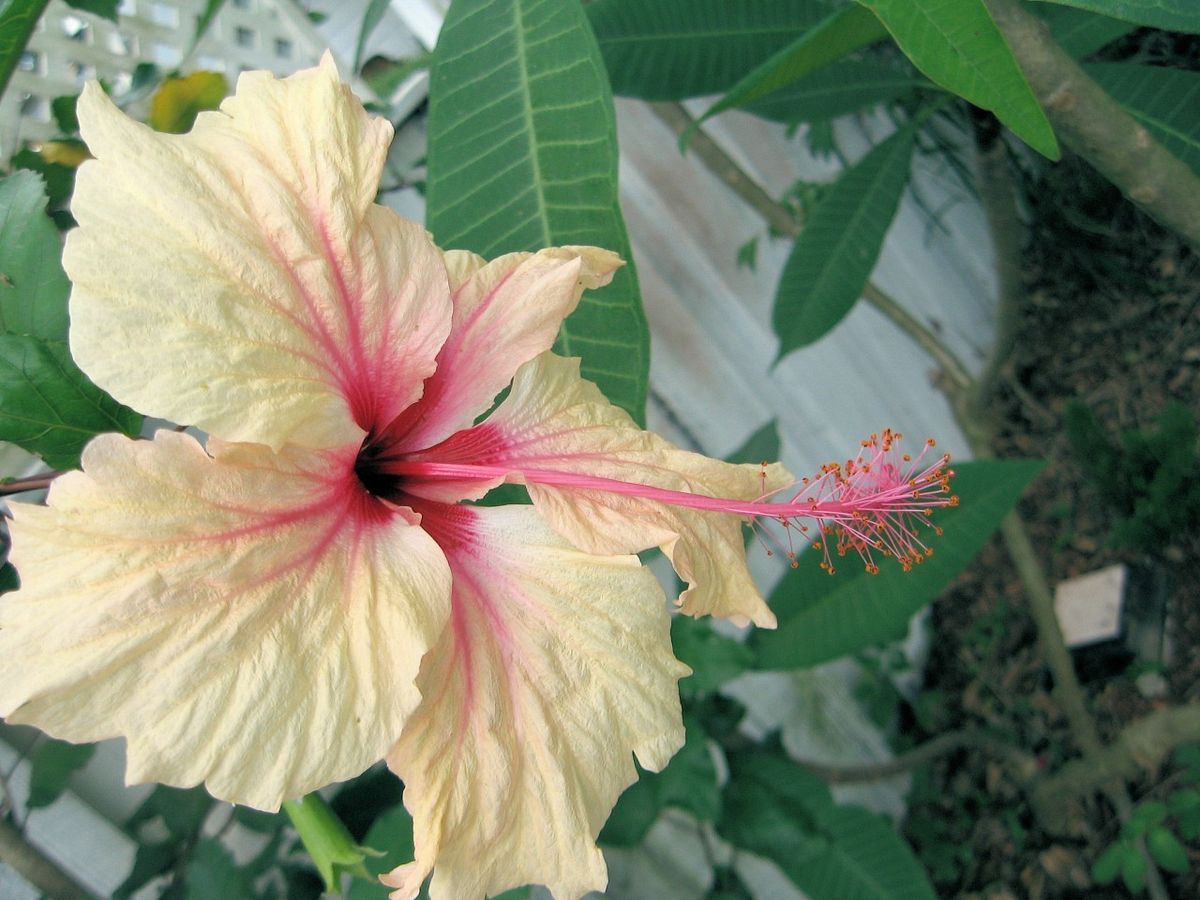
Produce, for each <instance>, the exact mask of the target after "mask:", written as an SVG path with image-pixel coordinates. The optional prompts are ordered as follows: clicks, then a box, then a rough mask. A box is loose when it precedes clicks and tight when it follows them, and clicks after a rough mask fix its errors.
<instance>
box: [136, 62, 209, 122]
mask: <svg viewBox="0 0 1200 900" xmlns="http://www.w3.org/2000/svg"><path fill="white" fill-rule="evenodd" d="M228 93H229V83H228V82H227V81H226V80H225V76H224V75H222V74H221V73H220V72H206V71H199V72H192V73H191V74H190V75H185V76H183V77H182V78H174V77H172V78H167V79H166V80H165V81H164V82H163V83H162V84H161V85H160V86H159V88H158V90H157V91H155V92H154V96H153V97H151V98H150V116H149V118H148V119H147V120H146V121H147V123H148V124H149V125H150V127H151V128H153V129H154V130H155V131H163V132H166V133H168V134H183V133H185V132H187V131H190V130H191V128H192V125H193V124H194V123H195V121H196V116H198V115H200V113H202V112H204V111H205V110H210V109H216V108H217V107H218V106H220V105H221V101H222V100H224V99H225V96H226V94H228Z"/></svg>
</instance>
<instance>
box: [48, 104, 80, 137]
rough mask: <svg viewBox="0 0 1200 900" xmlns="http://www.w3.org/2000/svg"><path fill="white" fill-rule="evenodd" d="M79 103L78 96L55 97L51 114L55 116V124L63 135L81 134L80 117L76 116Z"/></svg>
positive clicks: (51, 106) (51, 105)
mask: <svg viewBox="0 0 1200 900" xmlns="http://www.w3.org/2000/svg"><path fill="white" fill-rule="evenodd" d="M78 102H79V95H78V94H68V95H66V96H65V97H55V98H54V99H53V100H52V101H51V102H50V112H51V113H53V115H54V124H55V125H57V126H58V130H59V131H60V132H62V133H63V134H78V132H79V117H78V116H77V115H76V114H75V105H76V104H77V103H78Z"/></svg>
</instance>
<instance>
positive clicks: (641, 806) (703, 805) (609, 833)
mask: <svg viewBox="0 0 1200 900" xmlns="http://www.w3.org/2000/svg"><path fill="white" fill-rule="evenodd" d="M684 728H685V730H686V740H685V742H684V745H683V747H681V748H680V750H679V752H678V753H676V754H675V755H674V756H673V757H671V761H670V762H669V763H668V764H667V767H666V768H665V769H663V770H662V771H661V772H647V771H645V770H643V769H642V768H641V767H640V766H639V767H638V773H639V777H638V780H637V781H636V782H634V783H633V784H631V785H630V786H629V787H628V788H626V789H625V792H624V793H623V794H622V795H621V796H620V798H619V799H618V800H617V804H616V806H615V807H614V809H613V811H612V814H611V815H610V816H609V818H608V822H607V823H606V824H605V826H604V829H603V830H602V831H601V832H600V837H599V841H600V843H602V844H607V845H608V846H610V847H635V846H637V845H638V844H640V843H641V842H642V840H643V839H644V838H645V836H646V832H648V831H649V830H650V828H651V826H653V825H654V823H655V821H657V819H658V816H659V814H660V813H661V812H662V811H663V810H664V809H667V808H668V807H674V808H676V809H682V810H686V811H687V812H690V813H691V814H692V815H693V816H695V817H696V818H697V819H700V820H701V821H705V822H712V821H715V820H716V818H717V814H718V813H719V811H720V805H721V796H720V790H719V788H718V787H717V769H716V765H715V764H714V763H713V758H712V753H711V752H710V751H709V748H708V739H707V737H706V736H705V734H704V730H703V729H702V728H701V727H700V724H699V722H697V721H695V720H693V719H692V718H691V717H690V716H685V717H684Z"/></svg>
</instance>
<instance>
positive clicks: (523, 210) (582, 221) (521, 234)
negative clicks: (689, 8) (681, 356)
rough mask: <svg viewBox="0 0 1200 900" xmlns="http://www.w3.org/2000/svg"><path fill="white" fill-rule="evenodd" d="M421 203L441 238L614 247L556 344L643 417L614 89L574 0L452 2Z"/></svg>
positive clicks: (643, 380)
mask: <svg viewBox="0 0 1200 900" xmlns="http://www.w3.org/2000/svg"><path fill="white" fill-rule="evenodd" d="M497 61H499V62H497ZM428 201H429V204H428V216H427V221H428V226H429V228H430V230H431V231H432V232H433V234H434V236H435V237H436V239H437V241H438V244H439V245H440V246H442V247H446V248H460V249H465V250H472V251H475V252H476V253H479V254H481V255H483V256H485V257H488V258H491V257H494V256H498V255H499V254H501V253H504V252H506V251H512V250H534V249H538V248H542V247H550V246H555V245H559V244H590V245H594V246H597V247H605V248H608V249H610V250H614V251H616V252H617V253H619V254H620V256H621V257H622V258H623V259H624V260H625V262H626V265H625V267H624V268H623V269H621V270H620V271H618V272H617V273H616V276H615V277H614V278H613V281H612V283H611V284H610V285H609V286H608V287H607V288H604V289H603V290H599V291H593V292H589V293H588V294H587V295H586V296H585V297H584V298H583V300H582V302H580V304H579V307H578V309H577V310H576V311H575V313H573V314H572V315H571V317H570V318H568V319H567V321H566V322H565V323H564V325H563V327H562V331H561V332H560V335H559V340H558V343H557V344H556V348H557V349H558V350H559V352H561V353H563V354H564V355H567V356H579V357H582V359H583V375H584V377H586V378H589V379H591V380H592V381H595V382H596V383H597V384H598V385H599V386H600V387H601V389H602V390H603V391H604V393H605V395H606V396H607V397H608V398H609V399H610V400H612V402H614V403H616V404H617V405H618V406H620V407H622V408H623V409H625V410H626V411H627V412H629V414H630V415H632V416H633V417H634V418H635V419H636V420H637V421H638V422H642V421H644V415H645V402H646V390H647V379H648V364H649V332H648V330H647V327H646V320H645V314H644V313H643V311H642V305H641V297H640V295H639V293H638V286H637V277H636V275H635V273H634V270H633V260H632V256H631V253H630V248H629V239H628V237H627V236H626V233H625V224H624V221H623V219H622V217H621V212H620V208H619V206H618V204H617V145H616V126H615V122H614V118H613V109H612V97H611V94H610V91H609V87H608V82H607V79H606V78H605V76H604V70H603V64H602V62H601V60H600V54H599V50H598V49H597V48H596V43H595V40H594V38H593V37H592V35H591V32H590V30H589V29H588V25H587V20H586V18H585V16H584V14H583V9H582V7H581V6H580V5H578V4H575V3H557V4H550V5H540V6H539V5H538V4H537V3H536V2H535V0H466V2H459V3H455V4H454V5H453V6H452V7H451V9H450V12H449V14H448V15H447V17H446V23H445V25H444V26H443V28H442V32H441V36H440V38H439V40H438V46H437V50H436V51H435V53H434V58H433V67H432V73H431V85H430V110H429V176H428Z"/></svg>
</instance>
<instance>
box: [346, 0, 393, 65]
mask: <svg viewBox="0 0 1200 900" xmlns="http://www.w3.org/2000/svg"><path fill="white" fill-rule="evenodd" d="M390 5H391V0H371V2H370V3H369V4H368V5H367V11H366V12H364V13H363V18H362V26H361V27H360V28H359V30H358V42H357V43H356V44H355V45H354V66H353V69H354V71H355V72H357V71H359V70H360V69H362V64H363V50H365V49H366V46H367V41H369V40H370V39H371V35H372V34H373V33H374V31H375V29H376V28H378V27H379V23H380V22H382V21H383V14H384V13H386V12H387V11H388V7H389V6H390Z"/></svg>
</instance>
